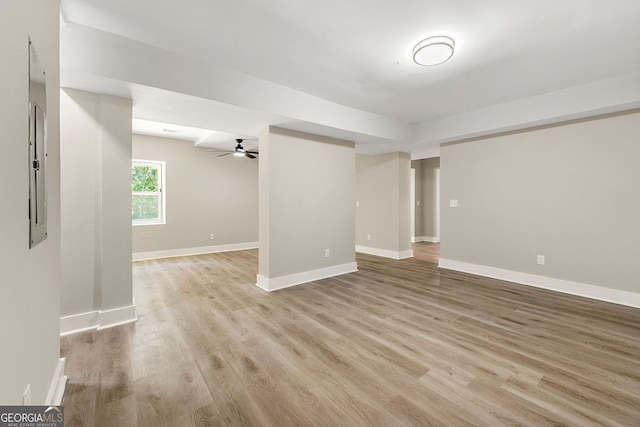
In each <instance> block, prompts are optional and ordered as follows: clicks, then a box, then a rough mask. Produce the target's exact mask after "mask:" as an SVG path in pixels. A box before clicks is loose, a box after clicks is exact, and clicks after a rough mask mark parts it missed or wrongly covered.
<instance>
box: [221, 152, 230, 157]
mask: <svg viewBox="0 0 640 427" xmlns="http://www.w3.org/2000/svg"><path fill="white" fill-rule="evenodd" d="M229 154H233V152H228V153H224V154H220V155H218V157H222V156H228V155H229Z"/></svg>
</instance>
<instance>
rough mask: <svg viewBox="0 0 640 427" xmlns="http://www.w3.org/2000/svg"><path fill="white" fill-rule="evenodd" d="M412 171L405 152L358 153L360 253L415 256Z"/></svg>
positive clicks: (400, 256)
mask: <svg viewBox="0 0 640 427" xmlns="http://www.w3.org/2000/svg"><path fill="white" fill-rule="evenodd" d="M410 170H411V158H410V156H409V154H406V153H389V154H381V155H377V156H366V155H358V156H356V176H357V180H356V181H357V196H356V200H357V205H358V207H357V208H356V248H357V250H358V252H363V253H369V254H372V255H379V256H385V257H388V258H394V259H402V258H407V257H411V256H413V253H412V251H411V225H410V223H409V222H410V217H411V214H410V208H411V198H410V194H409V191H410V188H411V185H410V178H411V174H410Z"/></svg>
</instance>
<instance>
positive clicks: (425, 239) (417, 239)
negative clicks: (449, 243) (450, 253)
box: [411, 236, 440, 243]
mask: <svg viewBox="0 0 640 427" xmlns="http://www.w3.org/2000/svg"><path fill="white" fill-rule="evenodd" d="M420 242H429V243H440V239H439V238H437V237H431V236H415V237H412V238H411V243H420Z"/></svg>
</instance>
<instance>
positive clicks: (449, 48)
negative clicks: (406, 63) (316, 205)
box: [413, 36, 456, 67]
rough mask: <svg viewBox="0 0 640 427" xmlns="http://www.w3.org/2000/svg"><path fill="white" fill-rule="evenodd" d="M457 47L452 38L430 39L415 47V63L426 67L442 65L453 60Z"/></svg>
mask: <svg viewBox="0 0 640 427" xmlns="http://www.w3.org/2000/svg"><path fill="white" fill-rule="evenodd" d="M455 46H456V43H455V41H454V40H453V39H452V38H451V37H447V36H434V37H428V38H426V39H424V40H422V41H420V42H418V43H417V44H416V45H415V46H414V48H413V62H415V63H416V64H418V65H423V66H426V67H430V66H433V65H438V64H442V63H443V62H447V61H448V60H449V59H451V57H452V56H453V52H454V50H455Z"/></svg>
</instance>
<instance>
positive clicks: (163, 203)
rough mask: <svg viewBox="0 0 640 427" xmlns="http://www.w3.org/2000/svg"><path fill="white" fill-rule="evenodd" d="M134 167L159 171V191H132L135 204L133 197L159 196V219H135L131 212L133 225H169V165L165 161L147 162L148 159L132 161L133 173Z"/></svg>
mask: <svg viewBox="0 0 640 427" xmlns="http://www.w3.org/2000/svg"><path fill="white" fill-rule="evenodd" d="M134 166H144V167H152V168H155V169H157V170H158V191H133V188H132V189H131V201H132V203H133V197H134V196H136V195H138V196H156V195H157V196H158V199H159V200H158V214H159V217H158V218H151V219H133V212H131V214H132V215H131V225H132V226H134V227H136V226H140V225H164V224H166V223H167V185H166V177H167V165H166V162H165V161H163V160H146V159H132V160H131V169H132V172H133V167H134Z"/></svg>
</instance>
